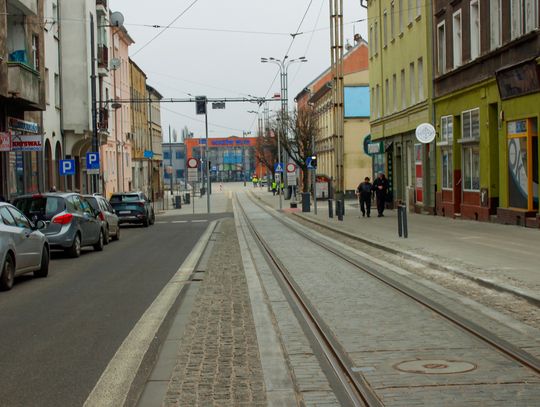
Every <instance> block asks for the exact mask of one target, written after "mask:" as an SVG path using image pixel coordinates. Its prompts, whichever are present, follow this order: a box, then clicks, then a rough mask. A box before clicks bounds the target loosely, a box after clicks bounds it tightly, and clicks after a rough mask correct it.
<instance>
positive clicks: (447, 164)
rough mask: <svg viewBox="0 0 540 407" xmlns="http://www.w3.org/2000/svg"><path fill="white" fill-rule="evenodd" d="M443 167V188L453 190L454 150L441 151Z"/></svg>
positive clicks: (445, 149) (444, 149)
mask: <svg viewBox="0 0 540 407" xmlns="http://www.w3.org/2000/svg"><path fill="white" fill-rule="evenodd" d="M441 166H442V187H443V189H452V187H453V167H454V166H453V163H452V149H451V148H443V149H442V150H441Z"/></svg>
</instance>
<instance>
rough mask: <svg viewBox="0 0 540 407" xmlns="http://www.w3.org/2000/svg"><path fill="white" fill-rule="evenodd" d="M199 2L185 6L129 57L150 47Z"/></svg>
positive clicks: (194, 0) (194, 1)
mask: <svg viewBox="0 0 540 407" xmlns="http://www.w3.org/2000/svg"><path fill="white" fill-rule="evenodd" d="M198 2H199V0H193V1H192V2H191V4H190V5H189V6H187V7H186V8H185V9H184V10H183V11H182V12H181V13H180V14H178V15H177V16H176V17H175V18H174V19H173V20H172V21H171V22H170V23H169V24H167V26H165V28H163V29H162V30H161V31H160V32H158V33H157V34H156V35H154V36H153V37H152V38H151V39H150V40H149V41H147V42H146V43H145V44H144V45H143V46H142V47H141V48H139V49H138V50H137V51H135V52H134V53H133V54H132V55H131V57H132V58H133V57H134V56H135V55H137V54H138V53H139V52H141V51H142V50H143V49H145V48H146V47H147V46H148V45H150V44H151V43H152V42H154V41H155V40H156V39H157V38H158V37H160V36H161V35H162V34H163V33H164V32H165V31H167V30H168V29H169V28H170V27H171V26H172V25H173V24H174V23H176V22H177V21H178V20H179V19H180V18H182V17H183V16H184V14H186V13H187V12H188V11H189V10H190V9H191V8H192V7H193V6H195V4H197V3H198Z"/></svg>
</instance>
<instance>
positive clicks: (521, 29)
mask: <svg viewBox="0 0 540 407" xmlns="http://www.w3.org/2000/svg"><path fill="white" fill-rule="evenodd" d="M510 14H511V20H510V25H511V27H512V32H511V37H512V39H515V38H517V37H519V36H521V35H523V34H525V33H528V32H530V31H533V30H535V29H536V28H538V0H511V5H510Z"/></svg>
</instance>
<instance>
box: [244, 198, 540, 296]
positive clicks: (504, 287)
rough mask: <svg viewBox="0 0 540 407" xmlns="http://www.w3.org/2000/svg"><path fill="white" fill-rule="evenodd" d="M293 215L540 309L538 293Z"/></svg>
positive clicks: (296, 214) (298, 214) (305, 217)
mask: <svg viewBox="0 0 540 407" xmlns="http://www.w3.org/2000/svg"><path fill="white" fill-rule="evenodd" d="M251 194H252V196H253V197H255V198H256V199H258V200H259V201H261V202H262V203H263V204H265V205H266V206H269V207H270V205H268V204H267V203H266V202H265V201H263V199H262V198H261V197H259V196H257V195H255V194H253V193H251ZM273 209H274V208H273ZM291 213H292V215H293V216H297V217H299V218H300V219H303V220H305V221H306V222H310V223H312V224H314V225H317V226H320V227H322V228H325V229H328V230H331V231H332V232H335V233H338V234H340V235H343V236H346V237H348V238H350V239H353V240H356V241H359V242H362V243H365V244H367V245H369V246H372V247H374V248H376V249H380V250H384V251H385V252H388V253H391V254H394V255H397V256H402V257H404V258H406V259H409V260H413V261H415V262H418V263H421V264H423V265H425V266H428V267H431V268H433V269H436V270H438V271H442V272H446V273H453V274H456V275H458V276H460V277H463V278H466V279H467V280H470V281H473V282H475V283H476V284H479V285H481V286H484V287H487V288H491V289H493V290H496V291H499V292H503V293H509V294H512V295H515V296H516V297H519V298H522V299H524V300H526V301H527V302H529V303H531V304H533V305H535V306H537V307H540V296H538V295H537V294H536V293H534V292H532V291H529V290H525V289H522V288H518V287H515V286H513V285H509V284H503V283H501V282H500V281H497V280H494V279H489V278H485V277H477V276H473V275H471V274H470V273H468V272H465V271H463V270H460V269H458V268H455V267H450V266H444V265H442V264H440V263H438V262H435V261H434V260H432V259H430V258H428V257H424V256H419V255H416V254H413V253H410V252H406V251H403V250H400V249H396V248H393V247H388V246H385V245H383V244H381V243H377V242H374V241H372V240H369V239H366V238H364V237H361V236H358V235H355V234H352V233H350V232H346V231H344V230H340V229H337V228H335V227H333V226H330V225H328V224H325V223H323V222H321V221H318V220H316V219H311V218H310V217H308V216H306V215H303V214H301V213H296V212H291Z"/></svg>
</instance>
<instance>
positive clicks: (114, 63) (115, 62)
mask: <svg viewBox="0 0 540 407" xmlns="http://www.w3.org/2000/svg"><path fill="white" fill-rule="evenodd" d="M121 64H122V61H120V60H119V59H118V58H112V59H111V69H112V70H113V71H116V70H117V69H118V68H120V65H121Z"/></svg>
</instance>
